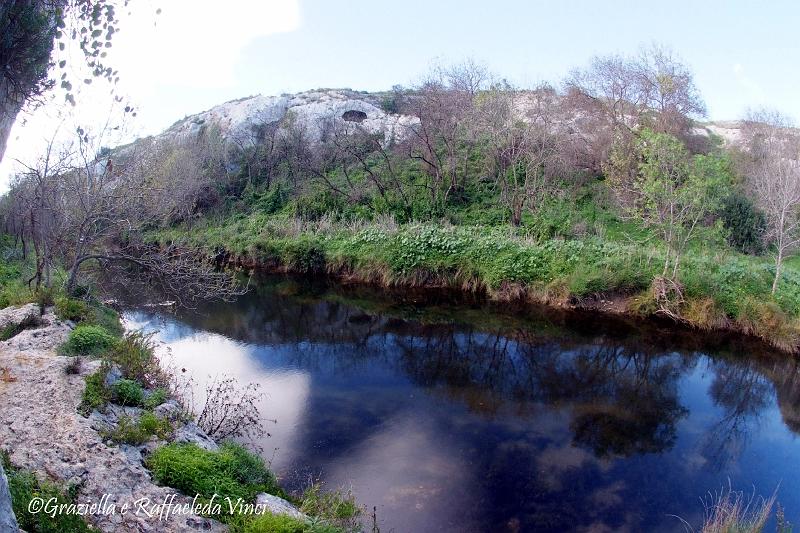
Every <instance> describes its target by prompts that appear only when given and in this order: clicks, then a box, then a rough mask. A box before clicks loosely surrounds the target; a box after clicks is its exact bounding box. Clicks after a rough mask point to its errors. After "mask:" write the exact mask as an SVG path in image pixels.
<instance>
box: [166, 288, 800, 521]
mask: <svg viewBox="0 0 800 533" xmlns="http://www.w3.org/2000/svg"><path fill="white" fill-rule="evenodd" d="M258 287H259V291H257V292H255V293H253V294H250V295H248V296H246V297H245V298H243V299H242V300H241V301H240V302H238V303H237V304H236V305H235V306H230V305H225V306H209V307H207V308H205V309H204V310H203V312H202V313H198V312H179V323H182V324H188V325H189V326H190V328H189V329H192V328H196V329H197V330H202V331H211V332H217V333H220V334H221V335H224V336H225V337H226V338H228V339H233V340H235V341H238V342H240V343H246V344H245V345H247V346H254V347H257V350H265V351H266V352H265V353H267V354H268V357H269V358H271V362H270V364H273V365H276V364H277V365H280V366H281V367H287V368H292V369H299V370H301V371H303V372H304V373H305V374H306V375H308V376H311V377H310V378H309V379H310V380H311V382H312V385H311V386H310V388H311V391H312V392H311V394H310V397H309V398H308V399H307V403H306V405H305V407H304V409H305V412H306V413H308V416H309V417H311V418H309V419H308V420H306V421H305V422H304V424H303V427H302V428H301V436H299V437H296V438H297V439H298V441H297V442H298V443H305V444H303V445H304V446H305V447H306V448H304V452H303V453H304V454H305V455H304V456H303V458H304V460H308V461H311V462H312V463H313V462H314V461H317V462H318V464H320V465H330V464H332V463H333V462H335V461H336V460H338V461H340V462H341V463H343V464H347V465H349V466H351V467H352V462H351V459H353V458H354V457H359V455H358V454H359V453H360V452H359V450H361V448H362V444H363V443H369V442H372V441H374V442H380V443H384V444H382V445H381V446H382V447H384V448H386V447H388V446H390V445H391V444H394V441H393V440H392V439H396V438H398V435H397V433H393V432H391V431H388V429H391V424H392V423H393V422H392V421H393V420H395V421H396V420H402V424H399V426H398V427H401V428H402V429H401V430H400V431H401V432H405V435H407V441H408V442H409V443H410V442H424V443H427V444H426V445H425V446H427V447H428V448H426V450H425V454H423V453H420V454H416V455H414V453H413V451H409V450H408V449H407V448H403V449H404V450H405V451H404V452H403V453H404V454H409V457H411V456H413V457H414V460H416V461H420V462H421V463H424V462H425V461H426V460H427V461H429V462H430V463H431V464H429V465H427V466H426V465H425V464H422V465H421V466H420V468H421V469H422V470H421V472H416V471H415V472H413V474H414V475H417V474H419V475H420V476H422V477H425V476H426V475H428V474H427V472H429V471H439V469H441V470H442V471H447V472H450V474H448V476H449V477H451V478H452V477H453V476H454V475H455V474H454V473H453V472H458V469H457V464H456V463H453V464H445V463H446V459H447V457H440V456H437V455H436V452H437V451H438V450H437V449H436V447H437V444H436V442H437V440H438V439H439V438H442V439H447V438H449V437H450V436H452V437H453V438H454V439H456V440H455V442H449V441H448V443H447V445H448V446H450V445H455V444H457V447H456V448H455V449H457V450H461V451H460V452H459V453H461V454H464V455H463V456H459V457H458V460H459V461H461V462H463V461H468V462H469V464H470V468H471V470H470V472H469V475H467V476H466V478H469V476H471V475H476V476H477V477H480V476H481V475H483V476H484V481H483V484H484V485H483V488H484V489H485V490H486V491H487V492H486V493H485V494H482V495H481V498H482V500H481V501H482V502H483V505H487V506H490V507H491V508H492V511H491V513H486V514H487V516H480V517H475V516H472V515H474V514H480V512H479V511H478V510H475V509H470V510H468V511H463V512H464V513H465V518H464V519H465V520H466V515H467V514H469V515H470V520H472V521H471V522H470V524H474V523H478V524H480V525H481V528H482V529H503V528H505V527H506V525H507V524H509V523H510V524H521V525H522V526H521V527H523V529H524V528H526V527H527V528H536V529H542V530H548V529H553V530H558V529H559V527H560V526H563V524H564V523H566V522H565V521H568V520H575V518H574V517H576V516H579V515H580V516H581V520H582V522H581V523H583V522H586V524H585V525H586V527H589V526H590V525H591V526H592V527H596V528H600V529H602V527H605V528H611V529H621V528H623V527H629V528H633V529H642V528H645V529H650V527H651V526H654V525H656V524H658V525H659V527H661V526H663V524H664V523H665V522H664V520H665V519H664V515H665V514H666V513H681V514H682V516H684V515H683V513H685V512H686V509H687V508H694V507H696V505H697V501H698V500H697V498H698V497H699V496H702V495H703V494H704V493H705V492H706V491H707V490H711V489H714V488H715V487H716V486H717V485H718V483H719V482H720V481H721V480H720V479H719V475H721V474H726V473H727V472H729V471H731V470H730V469H731V468H733V465H735V464H736V466H737V467H738V466H741V465H738V464H737V463H738V462H739V461H740V458H741V455H742V452H743V450H745V449H747V448H748V446H750V439H751V437H752V435H753V432H754V430H757V429H758V428H760V427H761V424H762V422H763V419H764V418H765V415H764V413H767V412H774V406H775V404H776V402H777V406H778V408H779V411H780V413H781V415H782V417H783V420H784V422H785V424H786V426H787V427H788V428H789V429H790V430H791V431H795V432H797V431H798V429H800V378H798V376H799V375H800V373H799V372H798V367H797V363H796V362H794V361H791V360H786V359H785V358H783V359H776V358H775V357H770V356H757V355H756V354H752V355H751V356H748V357H741V356H737V353H741V352H742V351H743V349H740V348H738V347H737V346H736V345H733V346H728V345H726V344H724V343H723V344H718V345H716V346H714V347H713V349H711V350H708V349H706V348H705V347H704V346H703V344H702V341H698V340H697V337H695V336H693V335H691V334H689V333H687V332H681V333H680V334H679V335H677V336H675V335H672V336H670V335H669V334H665V333H664V331H665V329H664V328H660V327H659V326H658V325H655V326H653V325H649V326H648V325H636V327H631V326H630V325H624V326H625V327H618V325H617V324H616V323H614V322H613V321H604V322H602V323H597V322H592V321H591V317H586V316H584V315H574V314H564V313H550V312H540V313H538V314H537V313H536V312H535V311H534V312H529V313H526V314H525V315H524V317H522V316H521V315H520V316H514V315H502V314H497V313H494V312H489V311H487V310H486V309H485V308H480V307H478V308H472V307H470V306H458V307H455V308H453V307H448V306H442V305H438V306H436V305H434V306H430V305H429V306H419V305H416V304H414V303H413V302H411V303H409V302H408V301H406V300H405V299H404V298H403V297H398V298H394V297H388V298H387V297H386V295H383V296H378V297H375V296H372V295H369V294H368V295H367V296H365V295H364V294H363V293H361V292H357V293H355V294H354V293H352V292H350V291H345V292H342V291H340V290H338V289H336V290H333V289H330V288H328V287H318V286H313V285H311V286H309V285H308V284H305V283H294V282H285V281H280V282H278V283H277V284H276V283H272V284H269V283H267V284H263V285H260V286H258ZM575 321H577V322H578V324H579V325H580V328H578V329H575V328H572V327H570V324H571V323H572V322H575ZM181 327H182V326H181ZM747 346H748V347H749V345H747ZM709 353H712V354H713V355H708V354H709ZM265 357H266V356H265ZM276 358H277V359H276ZM692 380H694V381H692ZM696 384H701V386H702V387H703V390H702V394H703V395H702V399H701V400H698V398H697V394H695V397H694V398H693V399H692V398H691V397H687V395H686V388H687V387H689V388H690V389H691V390H692V391H694V390H695V389H693V388H692V387H694V386H695V385H696ZM695 392H696V391H695ZM417 395H419V396H422V395H424V396H426V397H427V398H430V399H432V401H433V403H426V402H429V400H419V402H420V403H415V402H417V400H416V399H409V398H413V397H415V396H417ZM698 409H699V410H701V412H700V413H697V412H694V413H693V411H695V410H698ZM770 410H772V411H770ZM698 414H700V415H701V417H698ZM693 415H694V416H693ZM280 423H281V422H280V421H279V424H280ZM415 424H416V425H417V426H418V427H417V428H416V429H417V430H416V431H415V430H414V428H415ZM437 432H441V433H442V435H438V434H437ZM411 433H413V438H412V436H411V435H410V434H411ZM684 436H685V437H686V439H684V440H687V439H688V440H687V442H688V444H686V445H684V446H683V447H682V446H681V444H680V441H681V439H682V438H683V437H684ZM415 439H417V440H415ZM298 445H300V444H298ZM438 446H442V443H439V444H438ZM448 449H449V448H448ZM362 452H363V450H362ZM368 452H369V453H367V454H366V457H371V458H373V460H378V461H379V462H380V461H383V460H384V456H383V455H382V454H381V452H382V450H381V449H377V448H371V449H370V450H368ZM449 453H454V452H452V451H450V452H449ZM426 454H427V455H426ZM670 454H672V455H670ZM445 455H446V454H445ZM648 458H652V459H653V461H649V462H648ZM353 460H354V459H353ZM352 468H358V466H356V467H352ZM406 470H408V465H396V471H397V472H399V473H398V474H397V476H398V478H403V479H405V478H407V477H408V478H413V475H411V474H412V473H411V472H406ZM365 472H366V470H365ZM405 474H408V475H405ZM365 475H366V474H365ZM388 477H391V476H388ZM654 477H662V478H664V479H669V482H668V483H667V482H665V483H655V484H653V483H650V481H651V480H652V478H654ZM747 479H749V478H747ZM767 480H768V483H773V481H772V478H767ZM387 482H388V481H387ZM429 482H431V483H434V482H436V481H435V480H434V481H430V480H429ZM439 482H442V483H444V482H443V481H441V480H440V481H439ZM439 489H440V487H438V486H437V487H436V488H435V489H432V490H434V492H436V491H439V492H436V494H446V492H445V491H440V490H439ZM759 489H761V487H759ZM772 489H774V485H772V486H766V487H764V488H763V490H765V491H770V490H772ZM386 490H387V491H389V492H390V493H392V494H397V493H398V492H397V491H400V493H404V494H405V493H409V494H410V493H413V491H412V490H411V488H409V487H405V486H403V487H394V486H392V487H389V488H387V489H386ZM420 490H421V489H420ZM425 490H428V489H425ZM449 490H450V491H454V495H453V496H452V497H451V498H455V497H456V496H458V498H460V499H461V500H462V501H467V500H468V498H471V497H475V496H476V495H475V494H473V493H470V492H466V493H462V492H458V491H461V490H466V489H464V488H462V487H459V488H458V489H454V488H452V487H450V488H449ZM392 491H394V492H392ZM409 491H410V492H409ZM440 497H442V498H444V496H440ZM448 501H451V502H452V499H451V500H448ZM652 502H658V505H660V506H662V507H660V508H658V509H652V508H650V507H648V506H649V505H652ZM614 509H617V510H616V511H614ZM624 509H628V510H630V509H637V510H638V511H637V512H638V513H639V514H637V513H629V512H623V510H624ZM451 511H452V509H451ZM654 513H655V514H654ZM451 515H452V516H456V517H457V516H458V513H451ZM687 518H691V517H687ZM696 518H697V517H696ZM515 521H516V522H515ZM670 524H671V525H675V526H676V527H677V524H672V523H669V524H668V525H667V529H669V526H670ZM500 526H502V527H500ZM454 530H458V528H457V527H456V528H455V529H454Z"/></svg>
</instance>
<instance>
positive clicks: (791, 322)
mask: <svg viewBox="0 0 800 533" xmlns="http://www.w3.org/2000/svg"><path fill="white" fill-rule="evenodd" d="M736 322H737V323H738V325H739V328H740V329H741V330H742V331H743V332H744V333H746V334H748V335H754V336H756V337H761V338H762V339H764V340H766V341H767V342H769V343H770V344H772V345H773V346H775V347H776V348H779V349H781V350H784V351H787V352H793V351H795V350H796V349H797V347H798V345H800V325H798V322H797V319H793V318H791V317H789V316H787V315H786V313H784V312H783V311H782V310H781V308H780V307H778V305H777V304H776V303H774V302H765V301H759V300H756V299H755V298H752V297H748V298H746V299H745V301H744V302H743V303H742V306H741V312H740V314H739V317H738V318H737V319H736Z"/></svg>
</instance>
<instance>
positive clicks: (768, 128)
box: [744, 111, 800, 294]
mask: <svg viewBox="0 0 800 533" xmlns="http://www.w3.org/2000/svg"><path fill="white" fill-rule="evenodd" d="M791 125H792V124H791V121H790V120H789V119H788V118H787V117H785V116H784V115H781V114H780V113H778V112H775V111H759V112H754V113H750V115H749V116H748V118H747V120H746V121H745V128H744V129H745V133H746V136H747V138H748V139H749V146H748V148H749V150H748V154H747V155H748V156H749V158H748V161H747V162H746V163H745V165H746V168H745V172H746V173H747V175H748V177H749V182H750V183H749V185H750V188H751V189H752V191H753V193H754V195H755V197H756V200H757V202H758V204H759V207H761V209H763V210H764V214H765V215H766V217H767V228H768V231H767V238H768V239H769V240H770V241H771V242H772V243H774V245H775V278H774V280H773V282H772V293H773V294H774V293H775V291H776V290H777V288H778V283H779V281H780V277H781V270H782V267H783V261H784V259H785V258H786V256H787V255H788V254H790V253H791V252H792V251H793V250H795V249H796V248H797V247H798V245H800V136H798V134H797V132H796V131H795V130H794V129H792V128H791Z"/></svg>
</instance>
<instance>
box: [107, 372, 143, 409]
mask: <svg viewBox="0 0 800 533" xmlns="http://www.w3.org/2000/svg"><path fill="white" fill-rule="evenodd" d="M111 390H112V392H113V398H114V401H115V402H116V403H118V404H119V405H127V406H131V407H138V406H140V405H142V403H143V402H144V390H143V389H142V386H141V385H140V384H139V383H138V382H136V381H133V380H131V379H121V380H119V381H117V382H116V383H114V385H113V386H112V388H111Z"/></svg>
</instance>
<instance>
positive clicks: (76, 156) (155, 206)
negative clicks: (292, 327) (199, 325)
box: [7, 128, 241, 303]
mask: <svg viewBox="0 0 800 533" xmlns="http://www.w3.org/2000/svg"><path fill="white" fill-rule="evenodd" d="M102 138H103V135H102V134H97V135H92V134H90V133H89V132H86V131H84V130H83V129H81V128H78V129H77V131H76V136H75V139H74V140H71V141H69V142H68V143H66V144H64V145H63V146H61V147H59V146H58V145H57V144H56V141H55V139H51V140H50V141H49V143H48V145H47V147H46V150H45V151H44V153H43V155H42V157H41V158H40V159H39V160H38V161H37V162H36V163H34V164H30V165H27V171H26V172H25V173H23V174H22V175H20V176H19V177H18V178H17V182H16V183H15V186H14V190H13V191H12V193H13V195H14V201H13V202H12V203H11V206H12V207H13V209H14V210H13V211H12V212H10V213H8V214H7V216H8V217H12V218H14V219H16V222H15V223H14V226H15V228H17V229H18V231H20V232H22V233H23V234H24V235H25V237H26V238H27V240H28V241H29V242H31V243H32V245H33V247H34V252H35V255H36V258H37V272H36V275H35V276H34V278H35V279H36V281H37V285H38V284H39V283H40V282H44V283H45V284H49V283H50V278H49V269H50V266H51V265H52V263H53V262H54V261H55V259H58V260H59V262H60V263H61V264H63V265H64V266H65V268H66V270H67V279H66V282H65V289H66V291H67V292H68V293H73V292H74V291H75V289H76V287H77V284H78V282H79V278H80V275H81V273H83V272H86V271H87V270H88V268H87V267H88V266H89V265H92V266H93V267H94V268H95V269H99V270H100V271H104V272H108V271H111V270H115V271H117V272H118V271H119V269H120V268H123V266H124V268H126V269H127V271H128V273H129V274H131V275H134V276H139V277H143V278H146V279H148V280H150V281H151V282H153V283H157V284H158V285H159V286H160V287H161V288H162V289H164V290H165V291H167V292H168V293H169V295H170V296H172V297H174V298H175V299H177V300H180V301H181V302H183V303H190V302H192V301H194V300H196V299H201V298H204V297H222V298H227V297H232V296H235V295H237V294H240V293H241V289H240V287H239V286H238V285H237V284H236V282H235V281H234V279H233V278H232V276H230V275H229V274H227V273H223V272H217V271H216V270H215V269H214V267H213V265H211V264H210V263H209V261H208V260H207V259H205V258H203V257H202V255H201V254H198V253H195V252H191V251H188V250H184V249H181V248H179V247H176V246H173V245H166V246H162V247H156V246H153V245H150V244H147V243H145V242H144V239H143V237H142V232H143V230H144V229H145V228H147V227H150V226H152V225H154V224H155V223H156V222H158V221H159V220H161V219H163V217H164V214H163V213H162V212H161V211H160V210H159V206H162V207H163V206H164V205H166V206H169V205H170V204H168V203H167V204H163V203H162V204H159V203H158V202H157V199H158V198H159V197H162V196H163V193H164V189H163V188H162V187H161V186H160V184H159V183H158V182H157V181H154V180H153V179H152V178H151V176H150V174H148V173H147V172H142V171H141V168H140V167H138V166H137V164H139V163H140V162H141V159H140V158H139V157H138V155H139V154H138V153H135V152H134V153H128V154H127V156H126V157H120V159H118V160H117V159H114V158H113V156H109V155H104V156H101V155H100V154H104V153H105V152H106V151H103V150H101V146H102V144H101V140H102ZM142 155H145V154H142ZM34 278H32V279H34Z"/></svg>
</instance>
